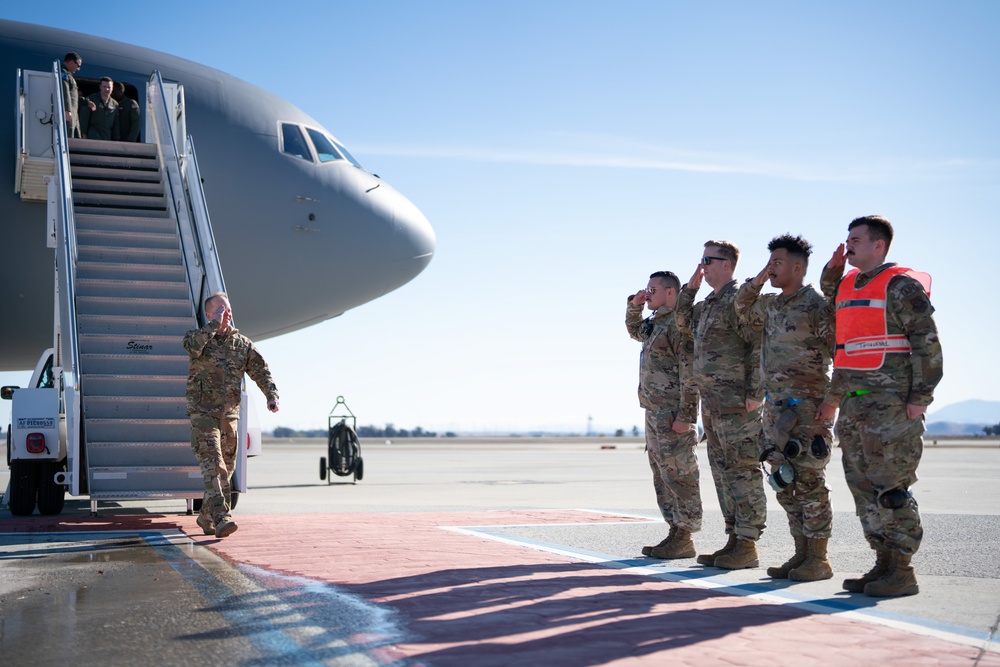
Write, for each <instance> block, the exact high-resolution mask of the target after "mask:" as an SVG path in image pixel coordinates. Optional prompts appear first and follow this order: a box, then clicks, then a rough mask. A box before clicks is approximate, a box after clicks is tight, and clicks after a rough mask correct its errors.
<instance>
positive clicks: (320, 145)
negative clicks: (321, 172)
mask: <svg viewBox="0 0 1000 667" xmlns="http://www.w3.org/2000/svg"><path fill="white" fill-rule="evenodd" d="M302 130H305V132H303V131H302ZM306 134H308V135H309V139H306ZM310 141H311V143H312V147H313V148H315V149H316V156H317V157H319V161H320V162H321V163H323V162H336V161H337V160H347V161H348V162H350V163H351V164H353V165H354V166H355V167H357V168H358V169H364V167H362V166H361V163H360V162H358V161H357V160H356V159H354V156H353V155H351V154H350V153H349V152H348V151H347V149H346V148H344V145H343V144H342V143H340V142H339V141H337V140H336V139H334V138H333V137H331V136H330V135H329V134H327V133H325V132H323V131H321V130H316V129H313V128H311V127H302V126H301V125H298V124H296V123H281V150H282V151H284V152H285V153H287V154H289V155H294V156H295V157H298V158H302V159H303V160H308V161H310V162H312V161H313V154H312V152H311V151H310V149H309V145H310Z"/></svg>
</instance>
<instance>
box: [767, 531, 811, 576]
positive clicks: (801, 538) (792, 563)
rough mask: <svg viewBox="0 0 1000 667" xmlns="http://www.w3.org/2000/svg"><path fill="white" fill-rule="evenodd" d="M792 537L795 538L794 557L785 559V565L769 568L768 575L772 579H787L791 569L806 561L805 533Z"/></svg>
mask: <svg viewBox="0 0 1000 667" xmlns="http://www.w3.org/2000/svg"><path fill="white" fill-rule="evenodd" d="M792 538H793V539H794V540H795V553H794V554H793V555H792V557H791V558H789V559H788V560H787V561H785V564H784V565H779V566H778V567H769V568H767V576H769V577H771V578H772V579H787V578H788V572H789V571H790V570H792V569H793V568H796V567H798V566H799V565H802V563H804V562H806V538H805V535H793V536H792Z"/></svg>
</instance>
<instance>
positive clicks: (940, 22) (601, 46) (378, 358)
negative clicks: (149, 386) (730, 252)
mask: <svg viewBox="0 0 1000 667" xmlns="http://www.w3.org/2000/svg"><path fill="white" fill-rule="evenodd" d="M102 9H103V11H102V13H101V15H100V18H98V15H97V14H96V13H95V12H93V11H85V10H82V9H81V11H80V12H79V16H69V15H67V14H65V13H63V14H61V15H59V16H56V15H54V14H53V13H52V11H51V8H50V6H48V5H45V6H43V5H37V6H33V7H29V6H27V3H21V6H19V7H6V8H5V9H4V11H3V15H4V17H5V18H10V19H14V20H23V21H27V22H32V23H41V24H44V25H51V26H55V27H63V28H68V29H72V30H78V31H81V32H89V33H94V34H98V35H102V36H105V37H109V38H112V39H116V40H120V41H126V42H132V43H136V44H140V45H143V46H147V47H150V48H153V49H157V50H161V51H165V52H168V53H172V54H174V55H178V56H182V57H185V58H188V59H190V60H194V61H197V62H200V63H203V64H206V65H209V66H212V67H215V68H217V69H220V70H223V71H225V72H228V73H230V74H233V75H235V76H237V77H239V78H242V79H245V80H247V81H250V82H252V83H255V84H257V85H259V86H261V87H263V88H266V89H268V90H270V91H272V92H275V93H277V94H279V95H281V96H283V97H285V98H287V99H289V100H290V101H292V102H293V103H295V104H296V105H298V106H299V107H301V108H302V109H304V110H305V111H307V112H308V113H310V114H311V115H312V116H314V117H315V118H317V119H318V120H319V121H320V122H322V123H323V124H324V125H325V126H326V127H327V128H328V129H329V130H330V131H331V132H332V133H333V134H334V135H336V136H337V137H338V138H339V139H340V140H342V141H343V142H344V143H345V144H346V145H347V146H348V148H349V149H350V150H351V151H352V152H353V153H354V154H355V155H356V156H357V157H358V158H359V159H360V160H361V161H362V163H363V164H364V165H365V166H366V167H367V168H369V169H370V170H371V171H374V172H376V173H378V174H380V175H381V176H382V177H383V178H384V179H385V180H387V181H388V182H390V183H392V184H393V185H394V186H396V187H397V188H398V189H399V190H400V191H402V192H403V193H404V194H405V195H406V196H408V197H409V198H410V199H411V200H412V201H413V202H414V203H415V204H416V205H417V206H418V207H420V209H421V210H422V211H423V212H424V213H425V215H426V216H427V217H428V219H429V220H430V222H431V224H432V225H433V226H434V228H435V231H436V233H437V237H438V247H437V254H436V256H435V258H434V260H433V261H432V262H431V264H430V266H429V267H428V268H427V270H425V271H424V273H423V274H421V275H420V276H418V277H417V278H416V279H415V280H414V281H412V282H411V283H410V284H408V285H406V286H404V287H402V288H401V289H399V290H397V291H396V292H394V293H392V294H390V295H387V296H386V297H383V298H382V299H380V300H378V301H375V302H373V303H370V304H367V305H365V306H363V307H361V308H359V309H356V310H355V311H351V312H348V313H346V314H345V315H343V316H342V317H339V318H337V319H335V320H332V321H330V322H327V323H324V324H322V325H318V326H316V327H312V328H310V329H307V330H304V331H300V332H296V333H293V334H289V335H286V336H283V337H280V338H277V339H273V340H269V341H264V342H262V343H260V348H261V350H262V352H263V353H264V355H265V357H266V358H267V359H268V361H269V363H270V364H271V368H272V371H273V372H274V375H275V379H276V381H277V383H278V386H279V389H280V390H281V395H282V411H281V412H280V413H278V414H277V415H269V414H261V421H262V423H263V425H264V427H265V428H271V427H274V426H279V425H283V426H291V427H294V428H322V427H324V426H325V424H326V415H327V413H328V412H329V410H330V408H332V407H333V405H334V402H335V400H336V397H337V396H338V395H344V396H345V397H346V399H347V402H348V405H349V406H350V407H351V408H352V409H353V411H354V412H355V414H357V415H358V417H359V420H360V422H361V423H363V424H369V423H372V424H379V425H381V424H385V423H387V422H391V423H393V424H395V425H396V426H397V427H402V428H412V427H414V426H417V425H420V426H422V427H424V428H425V429H432V430H438V431H444V430H463V431H464V430H497V431H506V430H535V429H560V430H576V431H579V432H582V431H584V430H585V429H586V428H587V423H588V417H591V418H592V420H593V422H592V423H593V426H594V428H595V429H596V430H611V431H613V430H614V429H616V428H624V429H631V427H632V426H633V425H640V426H641V424H642V412H641V410H640V409H639V408H638V404H637V400H636V396H635V387H636V384H637V364H638V351H639V350H638V344H637V343H634V342H633V341H631V340H630V339H629V338H628V336H627V334H626V333H625V327H624V322H623V317H624V305H625V297H626V295H628V294H630V293H633V292H635V291H636V290H637V289H639V288H640V287H642V286H644V285H645V282H646V279H647V276H648V275H649V274H650V273H651V272H653V271H655V270H659V269H670V270H673V271H675V272H677V273H678V274H679V275H680V276H681V277H682V279H686V278H687V277H688V276H690V274H691V272H692V271H693V270H694V267H695V263H696V261H697V259H698V258H699V257H700V254H701V247H702V243H703V242H704V241H706V240H708V239H710V238H724V239H729V240H732V241H734V242H736V243H737V244H738V245H739V246H740V248H741V249H742V250H743V259H742V260H741V262H740V265H739V267H738V268H737V277H739V278H740V279H742V278H745V277H748V276H752V275H754V274H756V273H757V271H758V270H759V269H760V267H761V266H762V265H763V263H764V261H765V260H766V256H767V251H766V245H767V242H768V240H770V239H771V238H772V237H773V236H775V235H777V234H781V233H784V232H792V233H796V234H799V233H800V234H803V235H804V236H806V237H807V238H808V239H809V240H811V241H812V242H813V244H814V245H815V247H816V252H815V255H814V258H813V262H812V266H811V268H810V274H809V278H810V280H813V281H817V282H818V277H819V271H820V269H821V267H822V265H823V264H824V263H825V261H826V260H827V259H828V258H829V256H830V254H831V253H832V251H833V249H834V248H835V247H836V245H837V244H838V243H839V242H840V241H842V240H843V239H844V238H845V236H846V227H847V223H848V222H849V221H850V220H851V219H853V218H854V217H857V216H859V215H865V214H869V213H879V214H882V215H885V216H887V217H888V218H889V219H890V220H892V221H893V223H894V225H895V226H896V230H897V237H896V240H895V242H894V244H893V248H892V251H891V252H890V257H889V258H890V259H892V260H895V261H899V262H901V263H903V264H904V265H909V266H912V267H914V268H918V269H921V270H925V271H928V272H929V273H931V274H932V276H933V278H934V287H933V292H932V301H933V303H934V305H935V307H936V309H937V321H938V326H939V329H940V330H941V337H942V340H943V344H944V349H945V379H944V381H943V382H942V384H941V385H940V387H939V390H938V394H937V400H936V401H935V404H934V405H933V406H932V408H931V411H930V412H931V416H932V417H933V412H934V410H935V409H937V408H940V407H944V406H946V405H948V404H951V403H955V402H958V401H961V400H965V399H969V398H982V399H988V400H1000V385H998V383H997V381H996V378H997V377H1000V354H998V352H997V351H996V350H995V349H994V344H993V343H991V341H996V340H997V333H996V332H997V330H998V328H1000V315H998V312H1000V308H998V307H996V306H995V305H994V304H993V299H992V298H991V297H990V296H989V292H990V291H991V285H992V284H993V283H994V282H995V279H994V277H993V271H992V270H991V269H992V264H993V257H992V256H993V254H994V253H995V249H996V248H998V247H1000V231H998V224H997V223H998V220H997V217H998V216H997V214H998V212H1000V188H998V186H997V183H998V181H1000V178H998V177H1000V130H998V126H997V120H996V119H997V118H998V117H1000V108H998V107H1000V103H998V102H1000V100H998V95H1000V92H998V87H997V85H996V82H997V81H998V80H1000V71H998V70H1000V46H998V42H997V40H996V28H997V26H998V25H1000V4H998V3H995V2H987V1H980V2H958V3H944V2H933V3H932V2H877V3H872V2H850V1H849V2H816V3H800V2H755V3H745V2H714V3H705V2H665V1H660V2H618V3H609V2H578V1H574V2H568V1H567V2H561V1H559V2H556V1H552V2H504V3H500V2H475V1H465V2H459V1H449V2H433V1H428V2H370V3H354V2H350V3H348V2H296V1H294V0H291V1H288V2H283V3H280V4H279V5H275V4H274V3H265V2H255V1H253V2H244V3H241V4H240V5H238V6H237V5H230V4H228V3H197V4H196V3H190V2H181V3H178V4H177V5H175V6H174V7H173V8H172V9H170V10H169V11H161V10H157V9H155V8H154V7H153V6H152V5H150V6H149V7H148V8H147V7H146V5H142V4H136V3H115V2H111V3H105V4H104V5H102ZM83 56H84V58H86V54H83ZM196 139H197V138H196ZM706 290H707V286H706V287H703V288H702V294H701V296H704V294H705V292H706ZM238 306H239V304H234V307H235V308H237V318H238ZM3 376H4V377H3V380H4V382H5V383H6V382H9V381H11V378H10V377H8V376H9V374H3ZM0 410H6V411H7V412H6V413H3V414H0V417H5V416H6V414H9V404H4V405H0ZM261 412H262V413H263V411H261ZM5 423H6V422H5Z"/></svg>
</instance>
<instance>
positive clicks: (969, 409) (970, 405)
mask: <svg viewBox="0 0 1000 667" xmlns="http://www.w3.org/2000/svg"><path fill="white" fill-rule="evenodd" d="M997 424H1000V401H983V400H980V399H976V398H974V399H970V400H968V401H962V402H960V403H953V404H951V405H946V406H944V407H943V408H940V409H939V410H934V411H933V412H931V413H930V414H929V415H928V416H927V434H928V435H983V427H984V426H995V425H997Z"/></svg>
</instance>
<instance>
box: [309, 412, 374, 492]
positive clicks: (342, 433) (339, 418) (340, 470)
mask: <svg viewBox="0 0 1000 667" xmlns="http://www.w3.org/2000/svg"><path fill="white" fill-rule="evenodd" d="M348 421H350V424H348ZM357 427H358V420H357V418H356V417H355V416H354V413H353V412H351V409H350V408H348V407H347V403H345V402H344V397H343V396H338V397H337V404H336V405H334V406H333V410H331V411H330V415H329V417H328V418H327V433H328V438H327V455H326V456H321V457H320V459H319V478H320V479H321V480H324V479H325V480H326V483H327V484H333V476H334V475H336V476H337V477H349V476H351V475H354V482H355V483H357V482H360V481H361V478H362V477H364V472H365V467H364V460H363V459H362V458H361V443H360V442H359V441H358V434H357V430H356V429H357ZM331 473H332V474H331Z"/></svg>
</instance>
